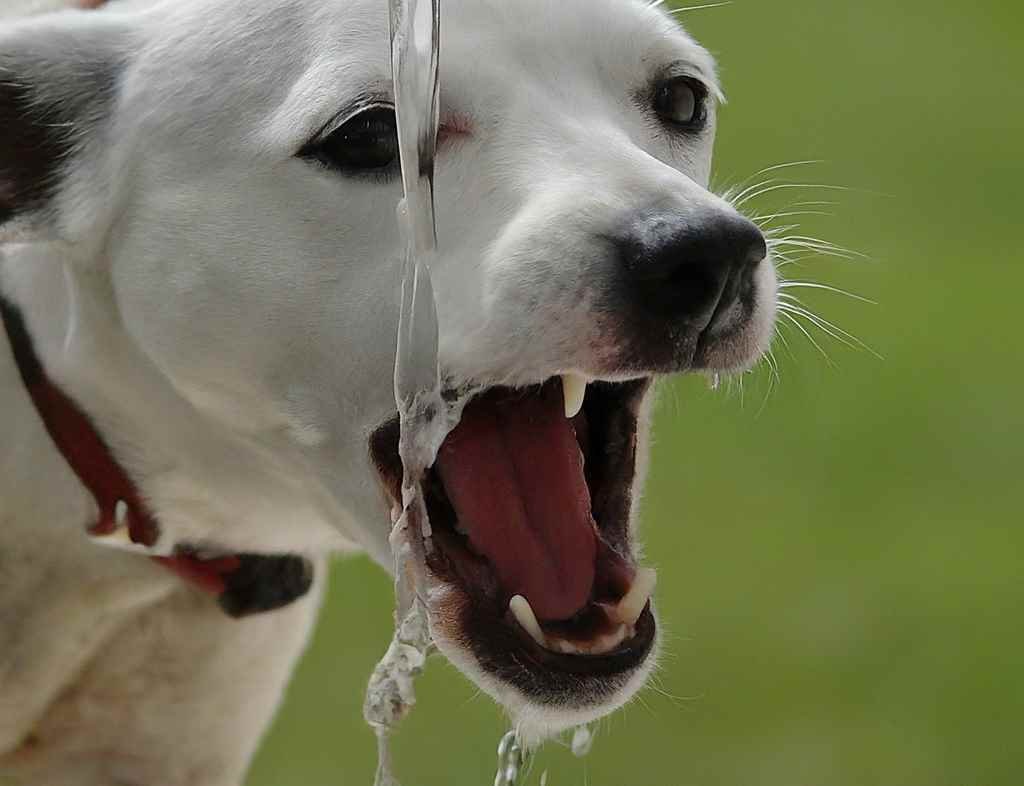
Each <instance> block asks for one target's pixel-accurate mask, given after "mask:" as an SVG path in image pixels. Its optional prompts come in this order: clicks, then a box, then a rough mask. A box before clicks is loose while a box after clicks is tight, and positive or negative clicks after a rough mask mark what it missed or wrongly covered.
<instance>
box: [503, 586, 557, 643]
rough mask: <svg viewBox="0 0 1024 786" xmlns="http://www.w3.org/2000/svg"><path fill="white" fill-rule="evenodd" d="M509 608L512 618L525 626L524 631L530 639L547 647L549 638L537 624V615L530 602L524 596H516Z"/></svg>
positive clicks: (510, 602)
mask: <svg viewBox="0 0 1024 786" xmlns="http://www.w3.org/2000/svg"><path fill="white" fill-rule="evenodd" d="M508 607H509V610H510V611H511V612H512V616H513V617H515V618H516V621H517V622H518V623H519V624H520V625H522V626H523V630H525V631H526V632H527V633H529V634H530V638H532V639H533V640H534V641H535V642H537V643H538V644H539V645H540V646H542V647H547V646H548V641H547V636H545V635H544V631H543V630H541V627H540V623H539V622H537V615H536V614H534V613H533V607H532V606H531V605H530V601H528V600H527V599H526V598H524V597H523V596H522V595H516V596H515V597H514V598H512V600H511V601H509V604H508Z"/></svg>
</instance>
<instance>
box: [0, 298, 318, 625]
mask: <svg viewBox="0 0 1024 786" xmlns="http://www.w3.org/2000/svg"><path fill="white" fill-rule="evenodd" d="M0 318H2V322H3V326H4V330H5V331H6V333H7V338H8V341H9V343H10V346H11V350H12V352H13V355H14V360H15V363H16V365H17V367H18V371H19V374H20V376H21V380H22V383H23V384H24V386H25V390H26V391H27V393H28V395H29V398H30V399H31V401H32V404H33V405H34V407H35V409H36V411H37V412H38V414H39V417H40V419H41V420H42V422H43V425H44V426H45V427H46V431H47V433H48V434H49V435H50V438H51V439H52V440H53V443H54V445H55V447H56V448H57V450H58V451H59V452H60V454H61V456H62V457H63V458H64V460H65V461H66V462H67V464H68V466H69V467H70V468H71V470H72V471H73V472H74V474H75V475H76V476H77V477H78V479H79V480H80V481H81V483H82V485H83V486H85V488H86V489H87V490H88V491H89V493H90V494H91V495H92V497H93V499H94V500H95V502H96V507H97V510H98V512H99V513H98V517H97V519H96V522H95V523H94V524H93V525H92V526H91V527H89V534H90V535H91V536H92V537H93V538H95V539H97V540H99V541H102V540H103V539H106V538H110V539H118V540H120V541H121V542H123V543H124V544H127V545H137V546H138V547H140V548H143V549H144V548H147V547H150V546H153V545H154V544H155V543H156V542H157V540H158V537H159V532H160V529H159V525H158V523H157V520H156V517H155V516H154V515H153V513H152V511H151V510H150V509H149V507H148V506H147V505H146V502H145V501H144V499H143V498H142V495H141V494H140V493H139V490H138V488H137V487H136V485H135V483H134V482H133V481H132V480H131V478H130V476H129V474H128V472H127V471H126V470H125V469H124V467H122V466H121V464H120V463H119V462H118V461H117V459H116V458H115V457H114V455H113V453H112V452H111V450H110V448H109V446H108V445H107V443H106V441H105V440H104V439H103V437H102V436H101V435H100V434H99V432H98V431H97V430H96V427H95V426H94V425H93V423H92V421H91V419H90V418H89V417H88V415H86V414H85V413H84V412H83V411H82V409H81V408H80V407H79V406H78V405H77V404H76V403H75V402H74V401H73V400H72V399H71V397H70V396H68V395H67V394H66V393H65V392H64V391H63V390H62V389H61V388H60V387H59V386H58V385H56V384H54V382H53V381H52V380H51V379H50V377H49V376H48V375H47V373H46V370H45V368H44V367H43V364H42V363H41V362H40V359H39V357H38V355H37V354H36V351H35V347H34V346H33V343H32V338H31V336H30V335H29V332H28V330H27V328H26V326H25V321H24V319H23V317H22V315H21V312H20V311H19V309H18V308H17V306H15V305H14V304H13V303H11V302H10V301H8V300H7V299H5V298H4V297H3V296H2V295H0ZM150 558H151V559H153V560H154V561H156V562H158V563H159V564H161V565H163V566H164V567H166V568H167V569H168V570H170V571H172V572H173V573H175V574H177V575H178V576H180V577H181V578H182V579H183V580H185V581H187V582H189V583H190V584H192V585H194V586H196V587H198V588H199V589H201V590H203V591H205V592H208V593H210V594H212V595H214V596H216V597H217V598H218V599H219V602H220V605H221V606H222V608H224V609H225V611H227V612H228V613H229V614H231V615H232V616H241V615H244V614H249V613H254V612H261V611H269V610H272V609H274V608H279V607H281V606H283V605H287V604H288V603H291V602H292V601H294V600H296V599H297V598H299V597H301V596H302V595H304V594H305V593H306V591H307V590H308V589H309V586H310V583H311V580H312V576H311V574H310V571H309V569H308V565H307V563H306V562H305V560H303V559H301V558H299V557H296V556H292V555H285V556H272V557H268V556H259V555H239V554H232V555H225V556H217V557H213V558H204V557H200V556H199V555H197V554H195V553H193V552H191V551H190V550H188V549H187V548H186V549H178V550H176V552H175V553H174V554H173V555H170V556H160V555H153V556H151V557H150ZM267 585H270V586H267Z"/></svg>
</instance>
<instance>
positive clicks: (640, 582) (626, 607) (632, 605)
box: [605, 568, 658, 626]
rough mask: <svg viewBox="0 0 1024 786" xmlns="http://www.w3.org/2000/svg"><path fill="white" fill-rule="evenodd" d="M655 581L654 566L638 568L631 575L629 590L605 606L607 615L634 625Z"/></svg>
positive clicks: (651, 591)
mask: <svg viewBox="0 0 1024 786" xmlns="http://www.w3.org/2000/svg"><path fill="white" fill-rule="evenodd" d="M657 583H658V573H657V571H655V570H654V568H640V569H639V570H638V571H637V572H636V575H635V576H634V577H633V584H632V585H631V586H630V588H629V592H627V593H626V594H625V595H623V596H622V600H620V601H619V602H618V603H616V604H615V605H614V606H606V607H605V609H606V611H607V612H608V616H609V617H611V618H612V619H613V620H615V621H616V622H622V623H624V624H626V625H630V626H632V625H635V624H636V621H637V620H638V619H640V615H641V614H642V613H643V610H644V606H646V605H647V601H648V600H650V598H651V593H653V592H654V585H655V584H657Z"/></svg>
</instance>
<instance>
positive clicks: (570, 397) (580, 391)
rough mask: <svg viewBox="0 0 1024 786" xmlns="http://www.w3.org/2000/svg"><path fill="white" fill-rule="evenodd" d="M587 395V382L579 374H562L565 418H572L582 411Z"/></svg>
mask: <svg viewBox="0 0 1024 786" xmlns="http://www.w3.org/2000/svg"><path fill="white" fill-rule="evenodd" d="M586 395H587V380H586V378H585V377H581V376H580V375H579V374H562V398H563V399H564V400H565V416H566V417H567V418H574V417H576V416H577V415H578V414H580V410H581V409H583V399H584V398H585V397H586Z"/></svg>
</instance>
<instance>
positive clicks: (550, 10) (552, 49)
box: [126, 0, 717, 143]
mask: <svg viewBox="0 0 1024 786" xmlns="http://www.w3.org/2000/svg"><path fill="white" fill-rule="evenodd" d="M443 13H444V18H443V22H442V46H443V52H442V68H443V71H444V75H445V79H446V84H447V85H448V86H449V88H450V90H448V92H449V93H452V94H455V95H458V94H460V93H468V92H472V90H473V88H474V85H475V84H477V83H482V82H485V81H486V82H487V83H488V84H489V85H490V86H493V85H494V84H495V83H496V81H497V82H500V83H504V85H505V88H507V89H508V90H514V89H515V88H516V80H518V79H523V78H526V79H529V78H531V77H532V78H533V84H534V85H537V84H542V85H543V84H546V85H548V86H549V87H550V88H551V89H555V88H557V87H559V86H565V85H566V84H574V85H579V84H583V83H586V82H589V83H590V84H602V85H609V84H610V85H614V86H616V88H618V89H621V88H622V87H624V86H634V87H639V86H640V83H642V80H643V79H644V78H645V75H652V74H653V73H655V72H656V70H657V69H659V68H662V67H664V66H665V65H667V64H669V63H674V62H682V63H684V64H686V65H687V66H688V67H689V69H690V70H692V71H693V73H694V75H695V76H698V77H700V78H703V79H704V80H705V81H707V82H708V83H709V84H711V85H712V87H713V89H714V90H717V83H716V75H715V64H714V61H713V59H712V57H711V56H710V54H708V52H707V51H706V50H705V49H703V48H702V47H701V46H699V45H698V44H697V43H696V42H695V41H694V40H693V39H692V38H691V37H690V36H689V35H688V34H686V32H685V31H684V30H683V29H682V28H681V27H680V26H679V25H678V24H677V23H676V21H675V19H674V18H673V17H672V16H671V15H670V14H669V13H667V12H665V11H664V10H663V9H661V8H660V7H659V4H657V3H650V2H648V1H647V0H558V2H551V0H447V1H446V2H445V3H444V5H443ZM149 20H150V22H149V25H148V31H149V35H148V36H147V38H148V39H149V43H148V45H147V46H146V48H145V51H144V52H143V53H142V55H141V58H140V61H139V63H137V65H136V67H135V68H134V69H133V73H132V74H130V75H129V78H128V79H127V80H126V86H127V87H128V91H127V92H128V95H129V96H131V97H133V98H132V100H131V101H130V103H131V104H134V106H133V107H132V109H131V111H130V114H131V115H132V116H133V121H132V122H133V123H134V122H135V121H136V120H138V119H139V118H140V117H141V118H145V117H146V116H147V114H149V115H151V116H152V119H153V121H154V122H153V123H151V124H147V125H149V126H150V128H151V129H154V128H159V129H160V130H161V132H163V133H166V134H170V135H175V136H176V135H178V134H187V133H189V132H190V129H189V127H188V126H189V123H192V121H193V120H194V119H195V118H197V117H202V116H220V117H221V118H222V119H223V122H225V123H231V124H233V125H235V126H236V127H237V128H238V129H239V130H241V131H242V132H243V133H245V134H247V135H250V136H252V135H255V136H257V137H261V138H263V140H264V141H266V142H267V143H273V140H281V138H282V137H284V136H287V137H289V138H291V137H298V138H301V137H303V136H308V135H310V134H312V133H314V132H315V131H316V130H317V129H318V128H319V127H320V126H322V125H323V124H324V123H326V122H327V121H329V120H330V119H331V118H332V117H333V116H334V115H335V114H337V113H338V112H339V111H342V110H343V109H344V108H345V106H346V105H348V104H351V103H354V102H356V101H358V100H360V99H363V98H365V97H366V96H367V95H368V94H369V95H374V94H382V95H385V96H386V95H388V94H389V93H390V84H389V78H390V72H391V66H390V54H389V51H388V45H387V42H388V14H387V4H386V3H385V2H384V0H349V2H328V1H325V0H274V1H273V2H266V3H258V4H253V3H250V2H247V0H246V1H245V2H243V1H242V0H231V1H229V2H224V0H217V1H216V2H213V0H191V2H187V1H186V2H181V3H177V4H175V3H171V4H161V6H159V9H158V11H157V12H156V13H154V14H153V15H151V16H150V17H149ZM484 75H490V77H491V79H490V80H485V79H484ZM154 96H157V97H159V99H160V100H159V101H155V100H154V99H153V97H154ZM168 107H173V109H174V113H173V115H174V116H173V117H168V116H166V114H165V113H164V112H163V111H161V108H163V109H166V108H168ZM228 115H230V119H228V118H227V116H228ZM179 125H180V128H179V127H178V126H179ZM193 126H194V123H193ZM221 130H222V131H224V132H226V134H230V132H229V130H228V128H227V127H225V126H222V129H221Z"/></svg>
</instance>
